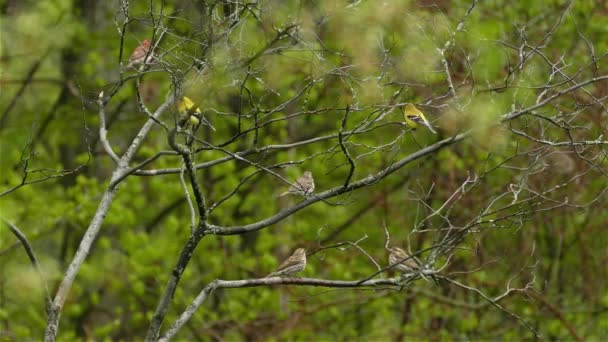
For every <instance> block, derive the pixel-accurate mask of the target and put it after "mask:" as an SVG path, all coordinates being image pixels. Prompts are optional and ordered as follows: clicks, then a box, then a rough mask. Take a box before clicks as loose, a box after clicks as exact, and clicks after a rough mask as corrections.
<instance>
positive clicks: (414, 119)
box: [403, 103, 437, 133]
mask: <svg viewBox="0 0 608 342" xmlns="http://www.w3.org/2000/svg"><path fill="white" fill-rule="evenodd" d="M403 118H404V119H405V123H407V125H408V126H410V127H411V128H412V129H416V128H418V126H419V124H422V125H424V126H425V127H426V128H428V129H429V130H430V131H431V132H433V133H437V132H435V130H434V129H433V126H431V123H430V122H429V121H428V120H427V119H426V117H424V114H422V112H421V111H420V110H419V109H418V108H416V106H414V105H413V104H411V103H408V104H407V105H406V106H405V109H404V110H403Z"/></svg>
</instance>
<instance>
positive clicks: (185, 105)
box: [177, 96, 215, 133]
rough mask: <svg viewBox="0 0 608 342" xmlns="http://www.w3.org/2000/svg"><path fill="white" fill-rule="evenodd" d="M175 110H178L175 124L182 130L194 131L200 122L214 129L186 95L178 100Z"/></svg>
mask: <svg viewBox="0 0 608 342" xmlns="http://www.w3.org/2000/svg"><path fill="white" fill-rule="evenodd" d="M177 110H178V111H179V120H178V122H177V124H178V125H179V127H181V128H182V129H183V130H185V131H187V132H189V133H194V132H196V130H197V129H198V127H199V126H200V124H201V123H204V124H205V125H207V126H209V127H210V128H211V129H212V130H214V131H215V127H213V126H212V125H211V123H210V122H209V121H207V119H205V117H203V113H202V112H201V109H200V108H198V106H197V105H196V104H195V103H194V102H193V101H192V100H190V98H188V97H187V96H184V97H182V98H181V100H179V101H178V103H177Z"/></svg>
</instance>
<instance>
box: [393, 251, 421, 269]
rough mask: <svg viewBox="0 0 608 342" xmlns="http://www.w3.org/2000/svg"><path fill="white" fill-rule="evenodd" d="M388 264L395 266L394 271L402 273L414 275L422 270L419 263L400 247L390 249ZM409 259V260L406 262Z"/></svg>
mask: <svg viewBox="0 0 608 342" xmlns="http://www.w3.org/2000/svg"><path fill="white" fill-rule="evenodd" d="M388 251H389V254H388V264H389V265H390V266H392V265H396V266H393V269H395V270H397V271H399V272H401V273H412V272H415V271H417V270H418V269H419V268H420V265H418V262H417V261H416V260H415V259H414V257H412V256H410V255H409V254H407V253H406V252H405V251H404V250H403V249H401V248H399V247H391V248H389V249H388ZM406 259H407V260H406Z"/></svg>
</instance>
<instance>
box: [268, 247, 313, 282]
mask: <svg viewBox="0 0 608 342" xmlns="http://www.w3.org/2000/svg"><path fill="white" fill-rule="evenodd" d="M305 267H306V250H305V249H304V248H298V249H296V250H295V252H293V254H292V255H291V256H290V257H289V258H287V260H285V261H283V263H282V264H281V265H280V266H279V267H278V268H277V270H276V271H274V272H272V273H270V274H269V275H267V276H266V278H270V277H290V276H292V275H294V274H296V273H298V272H302V271H303V270H304V268H305Z"/></svg>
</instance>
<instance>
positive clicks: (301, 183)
mask: <svg viewBox="0 0 608 342" xmlns="http://www.w3.org/2000/svg"><path fill="white" fill-rule="evenodd" d="M314 190H315V180H314V179H313V178H312V172H310V171H305V172H304V174H303V175H302V176H301V177H300V178H298V179H297V180H296V184H294V185H292V186H291V187H290V188H289V190H288V191H285V192H284V193H282V194H280V195H279V197H281V196H285V195H303V196H309V195H310V194H312V192H313V191H314Z"/></svg>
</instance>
